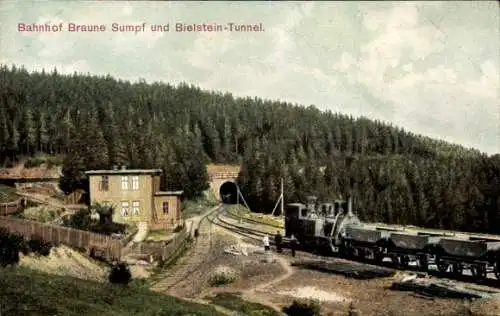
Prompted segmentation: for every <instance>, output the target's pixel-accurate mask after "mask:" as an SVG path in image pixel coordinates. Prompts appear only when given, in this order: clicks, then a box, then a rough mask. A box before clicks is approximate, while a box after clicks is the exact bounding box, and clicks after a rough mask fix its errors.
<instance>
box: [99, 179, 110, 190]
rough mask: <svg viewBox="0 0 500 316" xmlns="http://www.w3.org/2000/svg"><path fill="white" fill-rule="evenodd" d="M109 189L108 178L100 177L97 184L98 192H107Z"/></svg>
mask: <svg viewBox="0 0 500 316" xmlns="http://www.w3.org/2000/svg"><path fill="white" fill-rule="evenodd" d="M108 188H109V177H108V176H102V177H101V181H100V182H99V190H100V191H108Z"/></svg>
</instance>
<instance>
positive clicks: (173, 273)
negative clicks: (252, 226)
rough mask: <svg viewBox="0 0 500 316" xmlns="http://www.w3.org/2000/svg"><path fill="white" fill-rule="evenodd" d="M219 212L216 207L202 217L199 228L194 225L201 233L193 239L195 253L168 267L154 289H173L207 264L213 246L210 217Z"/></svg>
mask: <svg viewBox="0 0 500 316" xmlns="http://www.w3.org/2000/svg"><path fill="white" fill-rule="evenodd" d="M218 212H219V208H214V209H213V210H212V211H210V212H208V213H207V214H205V215H204V216H203V217H201V218H200V220H199V223H198V227H197V228H194V226H193V228H194V229H199V233H200V235H199V236H198V237H197V238H195V239H194V241H193V248H192V249H193V250H192V251H193V253H190V254H189V255H188V256H186V255H185V256H182V257H181V258H180V260H179V262H178V263H176V264H175V265H177V267H173V268H171V269H168V271H167V273H166V274H165V277H164V278H163V279H162V280H161V281H159V282H156V283H155V284H154V286H153V289H154V290H156V291H161V292H165V291H169V290H171V289H172V288H174V287H175V286H177V285H179V284H180V283H182V282H183V281H185V280H186V278H187V277H188V276H189V275H192V274H193V273H195V272H196V271H198V270H199V269H200V267H201V266H203V265H204V264H205V261H206V258H207V256H206V254H207V253H210V251H211V248H212V237H211V225H212V220H211V219H210V216H216V215H217V213H218ZM207 224H208V225H207ZM193 225H194V223H193Z"/></svg>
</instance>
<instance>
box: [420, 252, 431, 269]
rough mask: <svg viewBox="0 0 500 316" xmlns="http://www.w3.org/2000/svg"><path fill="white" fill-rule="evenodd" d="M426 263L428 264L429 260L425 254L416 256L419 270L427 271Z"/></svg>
mask: <svg viewBox="0 0 500 316" xmlns="http://www.w3.org/2000/svg"><path fill="white" fill-rule="evenodd" d="M428 264H429V261H428V260H427V255H420V256H419V257H418V268H419V269H420V270H421V271H427V266H428Z"/></svg>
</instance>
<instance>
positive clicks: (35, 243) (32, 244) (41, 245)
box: [27, 237, 52, 256]
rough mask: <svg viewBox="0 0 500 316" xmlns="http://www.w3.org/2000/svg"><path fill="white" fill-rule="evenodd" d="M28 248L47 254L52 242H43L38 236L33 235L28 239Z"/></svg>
mask: <svg viewBox="0 0 500 316" xmlns="http://www.w3.org/2000/svg"><path fill="white" fill-rule="evenodd" d="M27 244H28V249H29V250H30V251H31V252H33V253H35V254H37V255H41V256H48V255H49V254H50V249H52V244H51V243H50V242H45V241H44V240H42V239H41V238H39V237H34V238H31V239H30V240H28V242H27Z"/></svg>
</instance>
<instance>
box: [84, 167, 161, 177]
mask: <svg viewBox="0 0 500 316" xmlns="http://www.w3.org/2000/svg"><path fill="white" fill-rule="evenodd" d="M159 173H162V170H161V169H117V170H88V171H85V174H86V175H90V176H95V175H107V174H159Z"/></svg>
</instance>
